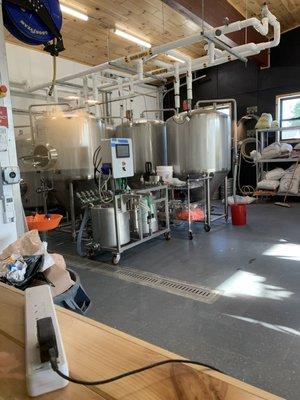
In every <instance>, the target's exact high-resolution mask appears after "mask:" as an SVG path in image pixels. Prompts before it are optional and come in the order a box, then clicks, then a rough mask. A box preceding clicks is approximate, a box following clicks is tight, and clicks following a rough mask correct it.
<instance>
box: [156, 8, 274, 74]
mask: <svg viewBox="0 0 300 400" xmlns="http://www.w3.org/2000/svg"><path fill="white" fill-rule="evenodd" d="M162 1H163V2H164V3H165V4H167V5H169V6H170V7H172V8H173V9H174V10H176V11H177V12H178V13H180V14H181V15H183V16H184V17H186V18H187V19H189V20H191V21H193V22H194V23H195V24H197V25H199V27H200V28H202V26H203V28H204V29H211V28H213V27H217V26H221V25H224V20H225V18H226V17H227V18H229V22H230V23H231V22H235V21H240V20H244V19H245V18H244V17H243V15H242V14H240V13H239V12H238V11H237V10H236V9H235V8H234V7H233V6H232V5H231V4H230V3H229V2H228V1H227V0H214V1H210V0H207V1H205V0H203V1H204V10H202V2H201V1H200V0H197V1H196V0H192V1H191V0H162ZM203 11H204V12H203ZM202 14H203V16H202ZM202 17H203V19H202ZM203 20H204V21H203ZM222 40H223V41H224V42H225V43H226V44H227V45H229V46H236V45H241V44H244V43H245V30H244V29H243V30H242V31H238V32H233V33H231V34H228V35H227V38H226V37H224V36H223V37H222ZM267 40H268V39H267V38H266V37H265V36H262V35H260V34H259V33H258V32H257V31H256V30H255V29H254V28H249V29H248V31H247V42H248V43H249V42H253V43H261V42H265V41H267ZM253 59H254V60H255V61H256V62H257V63H258V64H259V65H260V66H261V67H268V66H269V54H268V52H267V51H264V52H262V53H261V54H258V55H256V56H253Z"/></svg>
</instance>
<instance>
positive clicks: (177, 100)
mask: <svg viewBox="0 0 300 400" xmlns="http://www.w3.org/2000/svg"><path fill="white" fill-rule="evenodd" d="M179 85H180V77H179V63H178V62H176V63H175V65H174V95H175V108H176V110H177V112H178V111H179V108H180V93H179V90H180V89H179Z"/></svg>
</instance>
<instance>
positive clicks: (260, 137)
mask: <svg viewBox="0 0 300 400" xmlns="http://www.w3.org/2000/svg"><path fill="white" fill-rule="evenodd" d="M294 130H300V126H290V127H279V128H270V129H257V130H256V131H255V138H256V151H259V152H260V153H262V151H263V149H264V148H265V147H267V146H268V145H269V143H268V142H269V138H268V137H267V138H266V137H265V134H267V136H268V134H269V133H276V141H280V136H279V133H280V132H283V131H294ZM266 139H267V140H266ZM281 142H284V143H288V142H289V140H282V141H281ZM290 142H291V143H294V142H295V140H293V139H291V140H290ZM299 142H300V138H299ZM265 143H267V145H266V146H265ZM259 145H260V146H259ZM298 160H299V157H284V158H267V159H263V158H261V159H260V160H257V161H256V184H257V183H258V182H259V181H260V180H261V179H262V175H263V172H264V164H270V163H296V162H297V161H298ZM284 195H285V194H280V193H279V194H278V193H277V196H284ZM289 196H294V197H300V193H297V194H289Z"/></svg>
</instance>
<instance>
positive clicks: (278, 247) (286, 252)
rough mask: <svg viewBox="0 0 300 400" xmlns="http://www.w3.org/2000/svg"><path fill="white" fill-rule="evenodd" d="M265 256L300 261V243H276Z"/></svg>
mask: <svg viewBox="0 0 300 400" xmlns="http://www.w3.org/2000/svg"><path fill="white" fill-rule="evenodd" d="M263 256H272V257H278V258H281V259H284V260H292V261H300V244H296V243H282V244H274V246H272V247H270V248H269V249H268V250H266V251H265V252H264V253H263Z"/></svg>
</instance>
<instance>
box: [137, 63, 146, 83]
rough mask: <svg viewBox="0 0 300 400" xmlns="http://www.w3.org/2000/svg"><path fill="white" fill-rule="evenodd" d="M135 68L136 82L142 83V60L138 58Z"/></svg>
mask: <svg viewBox="0 0 300 400" xmlns="http://www.w3.org/2000/svg"><path fill="white" fill-rule="evenodd" d="M136 66H137V76H138V80H139V81H142V80H143V79H144V62H143V59H142V58H140V59H139V60H137V62H136Z"/></svg>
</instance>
